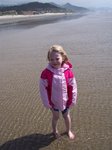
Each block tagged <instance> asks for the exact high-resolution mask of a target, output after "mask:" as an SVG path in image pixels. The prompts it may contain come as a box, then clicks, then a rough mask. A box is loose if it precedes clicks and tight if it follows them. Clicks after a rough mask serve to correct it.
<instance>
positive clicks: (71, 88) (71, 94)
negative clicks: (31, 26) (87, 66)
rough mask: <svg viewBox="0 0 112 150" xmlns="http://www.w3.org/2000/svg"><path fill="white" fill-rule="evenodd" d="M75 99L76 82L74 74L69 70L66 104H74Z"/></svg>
mask: <svg viewBox="0 0 112 150" xmlns="http://www.w3.org/2000/svg"><path fill="white" fill-rule="evenodd" d="M76 101H77V83H76V79H75V76H74V75H73V73H72V72H71V75H70V78H69V79H68V102H67V106H68V107H70V106H72V105H75V104H76Z"/></svg>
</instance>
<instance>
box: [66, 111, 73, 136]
mask: <svg viewBox="0 0 112 150" xmlns="http://www.w3.org/2000/svg"><path fill="white" fill-rule="evenodd" d="M63 118H64V120H65V125H66V129H67V134H68V137H69V138H70V139H74V138H75V135H74V134H73V132H72V131H71V117H70V113H69V110H68V111H67V112H66V113H64V114H63Z"/></svg>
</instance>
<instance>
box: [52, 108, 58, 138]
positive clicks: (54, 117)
mask: <svg viewBox="0 0 112 150" xmlns="http://www.w3.org/2000/svg"><path fill="white" fill-rule="evenodd" d="M51 111H52V129H53V134H54V135H55V137H56V138H58V137H59V136H60V135H59V133H58V129H57V122H58V119H59V112H58V111H54V110H53V109H51Z"/></svg>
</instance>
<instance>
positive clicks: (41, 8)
mask: <svg viewBox="0 0 112 150" xmlns="http://www.w3.org/2000/svg"><path fill="white" fill-rule="evenodd" d="M85 11H88V9H87V8H84V7H78V6H74V5H71V4H70V3H66V4H65V5H63V6H60V5H58V4H56V3H53V2H51V3H40V2H30V3H26V4H21V5H19V4H18V5H14V6H0V15H4V14H28V13H30V14H38V13H46V12H53V13H56V12H64V13H66V12H85Z"/></svg>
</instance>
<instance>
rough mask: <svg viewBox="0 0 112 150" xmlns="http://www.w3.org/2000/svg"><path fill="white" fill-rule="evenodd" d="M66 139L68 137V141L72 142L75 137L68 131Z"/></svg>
mask: <svg viewBox="0 0 112 150" xmlns="http://www.w3.org/2000/svg"><path fill="white" fill-rule="evenodd" d="M68 137H69V139H70V140H73V139H74V138H75V135H74V134H73V133H72V132H71V131H69V132H68Z"/></svg>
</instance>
